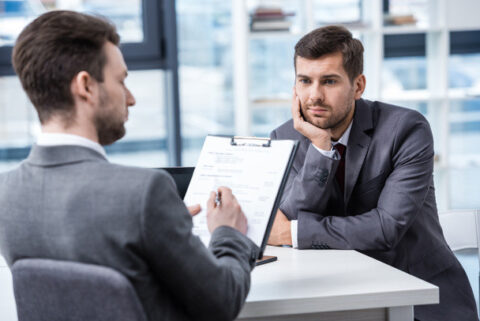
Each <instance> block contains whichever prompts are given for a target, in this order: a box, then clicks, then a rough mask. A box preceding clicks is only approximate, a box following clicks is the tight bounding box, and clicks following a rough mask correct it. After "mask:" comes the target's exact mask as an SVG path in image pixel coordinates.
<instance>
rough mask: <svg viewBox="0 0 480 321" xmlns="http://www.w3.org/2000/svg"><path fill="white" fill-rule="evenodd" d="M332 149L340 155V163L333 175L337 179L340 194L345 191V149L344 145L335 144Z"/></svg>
mask: <svg viewBox="0 0 480 321" xmlns="http://www.w3.org/2000/svg"><path fill="white" fill-rule="evenodd" d="M333 148H335V149H336V150H337V151H338V153H339V154H340V157H341V158H340V163H339V164H338V168H337V172H336V173H335V177H336V178H337V182H338V185H339V186H340V190H341V191H342V194H343V193H344V191H345V150H346V149H347V148H346V147H345V145H342V144H336V145H335V146H334V147H333Z"/></svg>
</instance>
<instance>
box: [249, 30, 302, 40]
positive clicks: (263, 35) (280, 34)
mask: <svg viewBox="0 0 480 321" xmlns="http://www.w3.org/2000/svg"><path fill="white" fill-rule="evenodd" d="M248 36H249V38H250V39H251V40H252V39H271V38H300V37H301V36H302V33H301V32H299V31H249V33H248Z"/></svg>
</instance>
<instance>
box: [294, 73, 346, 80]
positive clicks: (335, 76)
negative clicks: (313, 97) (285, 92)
mask: <svg viewBox="0 0 480 321" xmlns="http://www.w3.org/2000/svg"><path fill="white" fill-rule="evenodd" d="M297 77H298V78H311V77H310V76H307V75H303V74H298V75H297ZM321 78H323V79H325V78H341V77H340V75H337V74H328V75H323V76H322V77H321Z"/></svg>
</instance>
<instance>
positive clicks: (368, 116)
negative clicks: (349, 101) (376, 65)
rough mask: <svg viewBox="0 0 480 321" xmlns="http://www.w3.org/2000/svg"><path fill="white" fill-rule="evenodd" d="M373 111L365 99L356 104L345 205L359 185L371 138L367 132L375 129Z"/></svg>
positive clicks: (346, 174) (350, 141)
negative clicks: (355, 187)
mask: <svg viewBox="0 0 480 321" xmlns="http://www.w3.org/2000/svg"><path fill="white" fill-rule="evenodd" d="M372 116H373V115H372V109H371V108H370V106H368V105H367V103H366V102H365V101H364V100H363V99H359V100H357V101H356V102H355V115H354V117H353V124H352V129H351V131H350V137H349V138H348V144H347V155H346V160H345V194H344V204H345V205H347V204H348V202H349V200H350V196H351V195H352V191H353V187H354V186H355V184H356V183H357V179H358V175H359V174H360V170H361V168H362V165H363V162H364V160H365V156H366V155H367V151H368V147H369V146H370V141H371V139H372V138H371V136H370V135H368V134H367V133H366V132H368V131H369V130H371V129H372V128H373V121H372Z"/></svg>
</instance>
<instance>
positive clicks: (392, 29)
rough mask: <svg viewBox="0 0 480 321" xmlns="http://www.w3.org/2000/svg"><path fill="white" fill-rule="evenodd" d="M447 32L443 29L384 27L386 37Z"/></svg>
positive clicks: (410, 26)
mask: <svg viewBox="0 0 480 321" xmlns="http://www.w3.org/2000/svg"><path fill="white" fill-rule="evenodd" d="M443 30H445V29H444V28H441V27H432V28H430V27H417V26H415V25H405V26H384V27H383V29H382V33H383V34H385V35H397V34H406V33H409V34H411V33H429V32H441V31H443Z"/></svg>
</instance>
